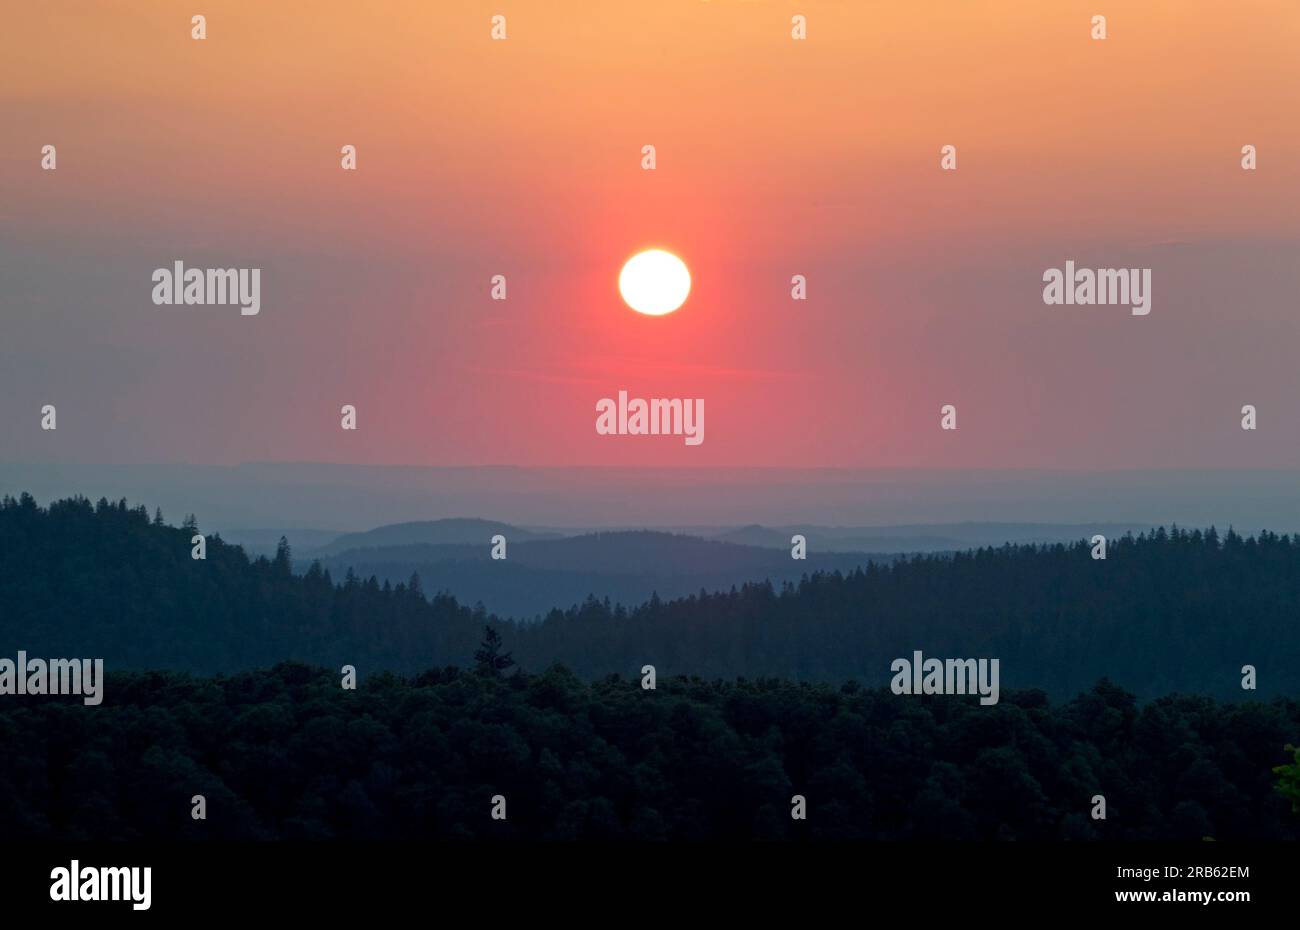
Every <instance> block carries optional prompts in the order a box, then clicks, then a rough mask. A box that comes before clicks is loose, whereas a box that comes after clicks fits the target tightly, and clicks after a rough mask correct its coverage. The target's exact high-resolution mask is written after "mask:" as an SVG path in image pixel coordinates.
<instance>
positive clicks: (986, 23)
mask: <svg viewBox="0 0 1300 930" xmlns="http://www.w3.org/2000/svg"><path fill="white" fill-rule="evenodd" d="M196 12H201V13H203V14H204V15H206V17H207V20H208V38H207V39H206V40H205V41H203V42H195V41H193V40H192V39H191V38H190V24H189V19H190V16H191V15H192V14H193V13H196ZM795 12H798V13H802V14H804V15H806V16H807V17H808V29H809V38H808V40H807V41H806V42H793V41H791V40H790V36H789V29H790V16H791V14H792V13H795ZM1099 12H1100V13H1104V14H1105V15H1106V16H1107V18H1108V30H1109V38H1108V39H1107V40H1106V41H1105V42H1095V41H1092V40H1091V39H1090V38H1089V19H1090V17H1091V16H1092V15H1093V14H1094V13H1099ZM494 13H503V14H505V15H506V16H507V22H508V31H509V35H510V38H509V39H508V40H507V41H505V42H492V41H491V40H490V38H489V27H490V22H489V21H490V17H491V16H492V15H493V14H494ZM5 26H6V28H5V30H4V33H3V34H0V53H2V54H0V60H3V61H4V62H5V65H4V67H5V69H6V71H7V78H6V80H5V81H4V82H2V83H0V106H3V111H4V125H5V133H4V135H3V138H0V238H3V240H4V241H5V242H6V243H8V245H9V247H8V248H6V249H5V250H4V252H5V254H4V255H3V256H0V280H4V281H5V282H6V285H5V292H4V295H3V306H4V310H3V314H4V320H5V324H6V328H7V329H8V331H9V338H8V339H6V340H5V344H4V345H3V346H0V362H3V363H4V364H3V368H0V418H2V419H3V422H5V423H21V424H22V431H21V432H13V433H10V432H9V431H8V430H6V431H5V432H6V433H7V434H8V435H7V436H6V438H4V439H3V440H0V458H12V459H23V460H43V459H51V460H63V459H68V460H84V461H95V460H100V459H103V460H112V461H158V460H164V461H214V462H230V461H242V460H248V459H273V460H301V459H325V460H339V461H367V462H413V463H429V464H453V463H496V462H510V463H518V464H564V463H570V462H584V463H591V464H606V463H609V464H616V463H617V464H664V465H673V464H789V465H795V464H813V465H816V464H828V465H830V464H834V465H867V466H870V465H891V466H893V465H929V466H947V465H972V466H973V465H985V466H997V467H1003V466H1006V467H1009V466H1018V465H1023V466H1044V465H1053V464H1070V465H1072V466H1076V467H1078V466H1082V467H1109V466H1112V465H1117V464H1123V465H1134V466H1147V465H1151V466H1160V465H1182V466H1187V465H1206V466H1209V465H1265V464H1267V465H1300V402H1297V397H1300V390H1297V388H1300V375H1297V373H1296V372H1297V366H1296V365H1295V363H1294V359H1295V357H1296V349H1297V348H1298V347H1300V332H1298V331H1297V329H1298V328H1297V325H1296V322H1295V319H1296V313H1295V311H1296V296H1295V295H1296V293H1297V290H1298V287H1300V274H1298V273H1297V270H1296V262H1295V256H1296V246H1297V244H1298V243H1300V236H1298V235H1297V228H1298V220H1300V217H1298V215H1297V204H1300V123H1298V122H1297V120H1296V114H1297V112H1300V107H1298V106H1297V104H1298V103H1300V98H1298V95H1297V91H1298V90H1300V64H1298V63H1297V61H1298V59H1300V56H1297V55H1296V53H1295V50H1296V48H1297V47H1300V5H1298V4H1296V3H1295V2H1294V0H1277V2H1263V0H1245V2H1241V3H1237V4H1232V5H1223V4H1219V3H1210V2H1195V0H1168V2H1160V0H1142V2H1122V0H1107V2H1105V3H1100V4H1099V3H1095V2H1089V3H1075V2H1071V0H1053V2H1051V3H1043V2H1031V0H1024V2H984V3H981V2H960V3H959V2H946V0H933V2H916V3H895V4H876V3H865V2H864V3H851V2H796V3H786V2H781V3H774V2H762V0H755V2H739V0H737V2H726V0H712V2H700V0H680V2H676V0H657V2H653V3H651V2H633V0H623V2H608V3H591V2H565V0H546V2H542V0H516V2H493V3H482V4H480V3H463V2H457V3H451V2H428V0H422V2H394V0H379V2H374V3H365V4H357V3H331V2H312V3H290V2H275V3H249V2H235V3H222V2H206V0H205V2H202V3H189V4H179V3H172V2H141V3H121V2H115V3H88V2H42V3H39V4H35V3H33V4H24V5H22V6H21V8H20V9H18V10H16V11H14V12H12V13H9V14H7V15H6V23H5ZM47 143H53V144H56V145H57V146H58V152H59V155H58V158H59V167H58V170H57V171H56V172H42V171H40V170H39V165H38V162H39V151H40V147H41V145H44V144H47ZM344 143H351V144H355V145H356V146H357V147H358V151H359V165H360V170H359V171H357V172H355V173H351V172H343V171H341V170H340V169H339V161H338V159H339V155H338V151H339V147H340V146H341V145H342V144H344ZM647 143H652V144H654V145H656V146H657V149H658V159H659V167H658V168H657V170H656V171H653V172H645V171H642V170H641V169H640V167H639V159H640V147H641V146H642V145H644V144H647ZM948 143H951V144H954V145H956V146H958V152H959V169H958V170H957V171H956V172H950V173H945V172H941V171H940V170H939V168H938V154H939V147H940V146H941V145H944V144H948ZM1246 143H1251V144H1254V145H1256V146H1258V148H1259V151H1260V156H1259V157H1260V169H1259V170H1258V171H1256V172H1253V173H1252V172H1243V171H1242V170H1241V169H1240V167H1239V158H1240V156H1239V154H1238V153H1239V150H1240V148H1241V146H1242V145H1243V144H1246ZM650 245H661V246H664V247H667V248H670V249H672V250H673V251H674V252H676V253H677V254H679V255H681V256H682V257H683V258H684V259H685V260H686V261H687V262H688V264H689V265H690V266H691V269H692V273H693V275H694V276H695V290H694V291H693V293H692V296H691V298H690V300H689V301H688V303H687V304H686V306H685V307H684V308H683V309H682V310H681V311H679V312H678V313H677V314H674V315H672V316H670V317H666V318H663V319H647V318H643V317H639V316H636V315H634V314H631V313H630V312H629V311H627V310H626V308H624V307H623V306H622V305H621V303H619V301H618V297H617V291H616V289H615V281H616V277H617V273H618V268H619V266H620V264H621V263H622V261H623V260H624V259H625V258H626V257H628V256H629V255H630V254H632V252H634V251H636V250H637V249H639V248H642V247H646V246H650ZM177 258H181V259H184V260H186V262H187V263H189V264H194V265H212V266H223V267H224V266H230V265H246V266H255V267H261V268H263V269H264V271H263V282H264V283H263V288H264V291H263V312H262V313H261V314H260V315H259V316H258V317H256V318H248V319H241V318H240V317H239V316H238V313H237V312H236V313H235V314H234V315H231V314H230V313H227V312H226V311H225V310H223V309H221V308H203V309H201V310H199V311H192V312H189V313H179V314H177V313H171V312H168V311H159V310H158V309H157V308H155V307H154V306H152V305H151V304H150V303H149V287H150V285H149V272H150V270H151V269H153V268H155V267H159V266H162V265H168V264H170V262H171V261H172V260H174V259H177ZM1071 258H1072V259H1075V260H1076V261H1078V262H1080V263H1081V264H1086V263H1092V264H1094V265H1096V266H1102V265H1116V266H1121V265H1122V266H1126V267H1127V266H1146V267H1152V268H1153V269H1154V277H1155V300H1154V311H1153V313H1152V315H1151V316H1150V317H1147V318H1143V319H1136V318H1131V317H1129V316H1127V315H1125V314H1124V313H1123V312H1122V311H1119V310H1116V309H1115V308H1104V307H1097V308H1089V309H1083V310H1081V309H1075V310H1074V311H1073V312H1064V311H1063V308H1049V307H1046V306H1044V305H1043V303H1042V301H1041V299H1040V295H1041V283H1040V276H1041V274H1042V271H1043V269H1044V268H1046V267H1049V266H1059V265H1061V264H1062V263H1063V262H1064V261H1065V260H1066V259H1071ZM495 273H504V274H506V275H507V276H508V279H509V287H510V298H509V300H507V301H506V302H504V303H494V302H492V301H490V300H488V299H487V288H488V283H487V282H488V279H489V278H490V276H491V275H492V274H495ZM794 273H803V274H806V275H808V277H809V293H810V299H809V300H808V301H807V302H805V303H796V302H793V301H791V300H790V299H789V280H790V275H791V274H794ZM620 388H626V389H628V390H630V391H632V392H633V393H634V394H639V395H642V396H672V397H703V398H704V399H705V401H706V404H707V407H708V410H709V415H708V417H707V426H708V435H707V439H706V441H705V443H704V444H703V445H702V446H700V447H697V448H687V447H685V446H684V445H683V444H681V443H680V442H676V441H672V440H662V441H659V440H654V441H636V440H633V441H620V439H619V438H614V437H598V436H596V434H595V431H594V428H593V423H594V404H595V401H596V400H597V399H598V398H600V397H604V396H612V395H614V394H616V393H617V391H618V390H619V389H620ZM1248 402H1250V403H1256V404H1258V405H1260V408H1261V411H1265V410H1266V411H1267V412H1268V413H1267V419H1266V420H1264V422H1265V423H1266V424H1267V426H1268V428H1267V429H1261V431H1260V432H1259V434H1258V435H1252V436H1249V437H1248V438H1249V440H1250V441H1251V444H1250V445H1248V446H1246V445H1243V444H1242V438H1243V437H1242V435H1241V433H1242V431H1241V430H1239V429H1238V428H1237V420H1238V418H1239V417H1238V415H1237V414H1236V411H1237V410H1239V408H1240V406H1241V404H1243V403H1248ZM43 403H58V404H59V409H60V416H61V418H62V421H63V422H61V424H60V427H61V428H60V430H59V432H58V435H57V436H52V435H41V434H40V433H35V434H31V433H30V432H29V427H31V426H32V425H33V424H35V423H36V422H37V420H36V417H35V415H34V413H33V411H35V410H38V409H39V407H40V406H41V404H43ZM342 403H354V404H357V405H358V408H359V410H360V415H361V424H362V429H361V430H360V431H359V432H358V434H356V435H345V434H342V433H341V432H340V430H339V429H338V413H337V411H338V407H339V405H340V404H342ZM944 403H954V404H957V405H958V407H959V409H960V410H961V411H962V422H961V429H960V431H959V432H958V434H955V435H944V434H940V432H939V431H938V429H937V420H938V408H939V406H940V405H941V404H944ZM1261 416H1263V414H1261Z"/></svg>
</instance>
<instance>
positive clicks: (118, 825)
mask: <svg viewBox="0 0 1300 930" xmlns="http://www.w3.org/2000/svg"><path fill="white" fill-rule="evenodd" d="M503 665H504V666H508V665H509V662H508V660H506V659H505V657H504V656H502V655H500V654H499V653H498V652H497V650H495V649H493V650H481V651H480V660H479V663H478V667H477V668H476V670H474V671H468V672H466V671H458V670H456V669H452V668H449V669H443V670H438V671H431V672H427V673H425V674H422V675H420V676H417V677H416V678H414V679H403V678H398V677H395V676H392V675H389V674H387V673H385V674H379V675H373V676H371V677H370V678H368V679H366V680H365V681H363V682H362V683H360V685H359V686H358V688H357V690H355V691H351V690H345V689H343V688H341V687H340V677H339V676H338V675H337V674H335V673H334V672H333V671H327V670H322V669H313V668H310V667H307V666H304V665H299V664H294V663H285V664H281V665H279V666H277V667H275V668H273V669H271V670H270V671H261V672H248V673H241V674H238V675H234V676H230V677H224V676H223V677H216V678H192V677H190V676H188V675H186V674H184V673H174V672H173V673H158V672H151V673H126V674H118V675H114V676H110V677H109V679H108V681H107V683H106V688H105V692H106V694H107V697H106V699H105V702H104V704H103V705H101V706H99V707H84V706H82V705H81V704H80V703H79V702H77V701H75V700H70V699H59V698H32V697H23V698H14V697H9V698H5V699H2V700H0V745H3V746H4V747H5V749H4V752H3V753H0V823H3V824H4V829H5V837H6V839H7V840H9V841H11V842H12V841H13V840H16V839H60V840H78V841H79V840H100V839H103V840H129V839H157V840H169V839H186V838H193V839H200V838H226V839H231V838H261V839H273V838H283V839H328V838H382V839H407V838H425V839H435V838H439V839H446V838H466V839H468V838H478V839H491V838H502V839H507V838H529V839H623V838H626V839H640V840H656V839H745V838H769V839H780V838H785V839H799V838H812V839H834V838H840V839H847V838H862V839H936V838H939V839H1017V840H1040V839H1041V840H1056V839H1067V840H1091V839H1153V838H1158V839H1192V840H1200V839H1202V838H1204V837H1214V838H1216V839H1222V840H1230V839H1290V840H1295V839H1300V816H1297V815H1296V814H1295V813H1293V812H1292V810H1291V801H1292V800H1295V799H1296V798H1297V797H1300V795H1297V791H1296V788H1295V768H1296V767H1293V768H1291V769H1285V770H1282V771H1280V772H1279V773H1278V774H1274V771H1273V769H1274V768H1278V769H1281V767H1282V766H1283V764H1284V763H1288V762H1290V759H1289V758H1288V755H1289V754H1288V752H1286V751H1285V750H1284V748H1283V747H1284V743H1285V742H1287V741H1288V740H1289V739H1291V740H1293V739H1294V736H1295V734H1296V733H1297V732H1300V704H1298V703H1297V702H1295V701H1287V700H1283V699H1277V700H1275V701H1273V702H1271V703H1269V704H1263V703H1258V702H1237V703H1234V704H1220V703H1216V702H1215V701H1213V700H1211V699H1208V698H1200V697H1174V698H1161V699H1159V700H1156V701H1153V702H1148V703H1146V704H1143V705H1140V706H1139V705H1138V704H1137V702H1136V701H1135V699H1134V697H1133V696H1132V695H1131V694H1128V693H1126V692H1124V691H1121V690H1120V689H1118V688H1116V687H1115V686H1113V685H1110V684H1108V683H1106V682H1102V683H1100V684H1098V685H1097V686H1095V687H1094V688H1093V689H1092V690H1090V691H1089V692H1087V693H1085V694H1082V695H1080V696H1078V697H1076V698H1074V699H1073V700H1071V701H1069V702H1068V703H1065V704H1061V705H1053V704H1050V703H1049V702H1048V699H1047V698H1046V696H1045V695H1044V694H1043V693H1042V692H1038V691H1030V692H1013V693H1007V694H1004V695H1003V699H1002V701H1001V702H1000V703H999V704H997V705H996V706H993V707H981V706H979V705H978V704H977V703H975V701H974V700H973V699H971V698H962V697H901V696H896V695H893V694H891V693H890V692H889V691H887V690H866V689H863V688H861V687H860V686H858V685H857V684H856V683H849V684H846V685H843V686H841V687H838V688H836V687H832V686H830V685H824V684H820V685H812V684H807V683H804V684H796V683H793V682H789V681H778V680H772V679H761V680H754V681H735V682H722V681H717V682H712V683H710V682H705V681H701V680H699V679H687V678H676V679H660V681H659V682H658V688H657V689H656V690H653V691H650V690H643V689H642V688H641V685H640V683H639V681H637V680H636V679H629V678H626V677H625V678H621V679H620V678H617V677H612V676H611V677H610V678H607V679H602V680H599V681H596V682H586V681H583V680H581V679H579V678H577V677H576V676H574V675H573V674H572V673H570V672H568V671H566V670H565V669H563V668H561V667H555V668H552V669H550V670H549V671H547V672H545V673H543V674H536V675H528V674H510V673H507V674H502V673H501V671H500V667H501V666H503ZM1288 773H1289V774H1288ZM1279 775H1281V776H1282V778H1281V780H1280V779H1279ZM1099 794H1100V795H1103V796H1104V797H1105V799H1106V819H1105V820H1104V821H1102V820H1094V819H1093V817H1092V816H1091V813H1092V811H1093V809H1094V801H1093V798H1094V796H1095V795H1099ZM195 795H203V796H204V798H205V803H206V815H207V816H206V819H205V820H202V821H198V820H195V819H193V817H192V816H191V812H192V811H193V810H194V807H193V798H194V796H195ZM497 795H501V796H503V797H504V798H505V804H506V807H505V815H506V818H505V820H494V819H493V818H492V817H491V811H492V805H493V798H494V796H497ZM795 795H802V796H803V798H804V799H805V803H806V812H807V818H806V820H803V821H796V820H794V819H792V817H791V810H792V798H793V796H795Z"/></svg>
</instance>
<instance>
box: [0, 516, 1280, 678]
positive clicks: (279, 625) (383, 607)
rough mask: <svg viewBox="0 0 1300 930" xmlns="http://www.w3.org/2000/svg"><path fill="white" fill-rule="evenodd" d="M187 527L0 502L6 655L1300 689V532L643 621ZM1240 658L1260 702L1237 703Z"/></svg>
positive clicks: (742, 600)
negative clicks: (436, 588) (996, 665)
mask: <svg viewBox="0 0 1300 930" xmlns="http://www.w3.org/2000/svg"><path fill="white" fill-rule="evenodd" d="M192 533H193V529H192V528H186V527H173V526H169V525H166V523H165V522H163V521H162V520H160V519H151V517H150V515H149V512H148V511H147V510H146V509H145V508H144V507H134V508H133V507H130V506H128V505H127V503H126V501H125V500H121V501H118V502H117V503H110V502H108V501H106V500H101V501H100V502H99V503H97V504H95V503H92V502H90V501H89V500H87V499H85V498H79V499H69V500H62V501H56V502H54V503H53V504H51V505H50V506H49V507H48V508H42V507H39V506H38V505H37V504H36V502H35V501H34V500H33V499H32V498H31V497H29V496H27V495H24V496H22V497H21V498H18V499H15V498H12V497H6V498H4V500H3V501H2V502H0V655H10V654H12V653H14V652H15V651H16V650H20V649H21V650H26V651H27V652H28V654H29V655H34V656H52V657H93V658H102V659H103V660H104V662H105V667H106V669H108V670H109V671H118V670H124V669H150V668H153V669H176V670H185V671H194V672H204V673H214V672H219V673H229V672H233V671H237V670H242V669H249V668H255V667H262V666H269V665H272V664H275V663H276V662H278V661H281V660H284V659H292V660H299V661H305V662H313V663H316V664H319V665H322V666H325V667H327V668H339V667H341V666H342V665H344V664H351V665H354V666H356V667H357V669H358V670H359V671H360V672H361V673H362V674H363V675H369V674H373V673H375V672H379V671H382V670H392V671H399V672H414V671H418V670H421V669H427V668H430V667H435V666H441V665H462V666H463V665H468V664H470V663H471V662H472V660H473V655H474V651H475V649H476V648H477V647H478V644H479V643H480V642H481V640H482V638H483V628H484V626H485V625H494V626H496V627H497V628H498V629H499V630H500V631H501V635H502V638H503V639H504V643H505V648H506V649H507V650H509V651H510V652H512V653H513V654H514V658H515V659H516V661H517V662H519V663H520V664H521V665H522V666H523V667H525V668H528V669H531V670H539V669H544V668H546V667H548V666H550V665H551V664H552V663H554V662H562V663H564V664H565V665H567V666H568V667H569V668H571V669H573V670H574V671H575V672H576V673H578V674H579V675H582V676H585V677H591V678H595V677H599V676H602V675H606V674H609V673H611V672H619V673H622V674H630V673H631V672H630V671H629V670H634V669H640V668H641V667H642V666H643V665H644V664H647V663H650V664H654V665H655V666H656V668H657V669H658V670H659V673H660V674H661V675H677V674H687V675H699V676H704V677H709V678H713V677H723V678H736V677H745V678H756V677H763V676H781V677H786V678H792V679H796V680H811V681H844V680H850V679H852V680H857V681H861V682H863V683H865V684H868V685H871V686H877V687H880V686H885V685H887V684H888V682H889V679H890V677H891V675H890V672H889V666H890V663H891V662H892V660H893V659H895V658H897V657H899V656H910V655H912V653H913V650H917V649H919V650H922V651H923V652H924V653H925V654H926V655H927V656H944V657H986V658H997V659H998V660H999V661H1000V663H1001V686H1002V687H1003V688H1004V689H1007V690H1011V689H1016V688H1042V689H1044V690H1047V691H1049V692H1050V693H1054V694H1069V693H1073V692H1076V691H1079V690H1081V689H1083V688H1086V687H1088V686H1089V685H1090V684H1091V683H1094V682H1096V681H1097V680H1098V679H1100V678H1102V677H1109V678H1110V679H1112V680H1113V681H1115V682H1116V683H1117V684H1119V685H1121V686H1122V687H1125V688H1128V689H1131V690H1132V691H1133V692H1134V693H1136V694H1137V695H1138V696H1139V697H1143V698H1146V697H1154V696H1156V695H1162V694H1169V693H1171V692H1191V693H1199V694H1206V695H1212V696H1215V697H1219V698H1224V699H1229V700H1239V699H1241V698H1243V697H1249V698H1270V697H1275V696H1285V695H1292V696H1294V695H1296V694H1300V620H1297V618H1298V617H1300V539H1297V538H1293V537H1290V536H1285V535H1282V536H1279V535H1278V534H1276V533H1270V532H1262V533H1260V534H1258V535H1256V536H1252V537H1242V536H1240V535H1238V534H1236V533H1234V532H1232V531H1231V530H1229V531H1228V532H1226V533H1225V534H1223V535H1222V536H1221V535H1220V534H1218V533H1217V532H1215V531H1213V530H1210V531H1202V530H1200V529H1196V530H1191V531H1188V530H1185V529H1176V528H1175V529H1171V530H1166V529H1164V528H1159V529H1157V530H1156V531H1154V532H1152V533H1146V534H1141V535H1139V536H1136V537H1121V538H1119V539H1114V540H1111V541H1110V543H1109V546H1108V553H1107V558H1106V559H1104V560H1096V559H1093V558H1092V557H1091V554H1090V548H1091V547H1090V546H1089V544H1088V543H1087V542H1086V541H1084V540H1080V541H1077V542H1074V543H1071V544H1059V543H1058V544H1052V545H1044V546H1027V545H1005V546H1001V547H997V548H983V549H979V550H976V551H968V552H961V553H956V554H952V555H940V556H935V555H923V556H921V555H918V556H912V557H909V558H907V559H901V560H894V561H880V562H873V563H870V564H868V565H866V566H865V567H863V568H854V569H852V570H849V571H832V572H825V571H823V572H814V573H810V574H809V575H808V577H806V578H801V579H799V580H798V581H797V582H777V583H770V582H767V581H763V582H755V583H749V584H744V585H739V586H737V587H736V589H735V590H730V589H720V590H718V589H715V590H712V591H710V590H707V589H706V590H704V591H697V592H696V593H695V594H693V595H690V596H685V597H676V598H666V597H664V596H662V594H658V593H657V592H656V593H655V594H652V596H651V597H649V598H648V599H647V600H646V601H644V602H643V603H640V604H639V605H636V606H622V605H616V604H607V603H603V602H601V601H600V600H597V599H587V600H585V601H584V602H583V603H581V604H579V605H577V606H574V607H572V608H569V609H565V610H558V609H555V610H550V611H548V612H547V613H546V614H545V616H544V618H543V622H541V623H531V624H516V623H511V622H510V621H508V620H502V619H500V618H498V617H494V616H493V615H492V614H491V613H490V612H488V611H486V610H483V609H476V608H471V607H466V606H464V605H463V604H461V603H458V601H457V599H455V598H452V597H449V596H445V595H444V596H439V595H434V596H433V597H429V596H428V594H427V593H426V592H427V591H428V590H429V587H428V586H427V585H426V584H425V583H424V582H423V581H422V579H421V578H420V577H418V576H415V575H413V576H412V577H409V578H408V579H407V580H406V581H401V582H393V581H391V580H390V581H381V580H379V579H378V578H376V577H373V576H367V575H363V574H361V573H357V572H353V573H351V576H350V577H348V575H347V573H345V576H344V577H343V578H340V577H339V576H337V575H335V574H333V573H331V572H329V571H327V570H326V569H325V568H323V567H322V566H320V565H319V564H317V565H314V566H312V567H310V568H309V569H308V570H307V571H305V572H304V573H303V574H301V575H298V574H295V573H294V572H293V571H292V564H291V563H292V556H291V552H290V551H289V548H288V547H287V546H285V547H283V548H282V549H281V550H280V551H279V552H278V553H277V554H276V555H275V557H273V558H269V559H268V558H264V557H258V558H255V559H250V558H249V557H248V556H247V554H246V553H245V552H244V551H243V550H242V549H241V548H239V547H237V546H233V545H230V544H228V543H225V542H223V541H222V540H221V539H220V538H219V537H217V536H213V537H211V538H209V539H208V544H207V558H206V559H204V560H194V559H192V558H191V542H190V537H191V535H192ZM461 564H464V565H468V564H474V563H461ZM477 564H479V565H481V566H482V567H483V568H485V569H487V570H494V569H502V568H505V567H506V566H507V565H508V564H509V563H508V562H507V563H500V562H498V563H491V562H483V563H477ZM513 568H514V569H516V570H517V571H520V572H529V571H539V570H538V569H533V568H531V567H529V566H526V565H515V566H513ZM496 577H497V578H498V579H500V580H501V581H502V583H505V582H506V580H507V579H508V578H509V576H508V575H506V574H504V573H502V574H499V575H498V576H496ZM525 580H527V579H525ZM5 644H8V645H5ZM1247 665H1249V666H1251V667H1252V669H1253V670H1254V672H1255V674H1256V680H1257V683H1258V689H1257V690H1251V691H1248V690H1244V689H1243V688H1242V679H1243V674H1244V673H1243V671H1242V670H1243V668H1244V667H1245V666H1247Z"/></svg>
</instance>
